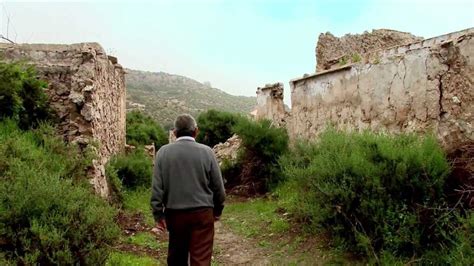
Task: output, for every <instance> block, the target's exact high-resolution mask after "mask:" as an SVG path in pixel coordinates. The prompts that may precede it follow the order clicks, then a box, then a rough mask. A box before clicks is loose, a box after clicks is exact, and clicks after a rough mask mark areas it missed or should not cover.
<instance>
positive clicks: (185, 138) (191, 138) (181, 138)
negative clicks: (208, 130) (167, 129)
mask: <svg viewBox="0 0 474 266" xmlns="http://www.w3.org/2000/svg"><path fill="white" fill-rule="evenodd" d="M180 140H188V141H196V140H195V139H194V138H193V137H188V136H183V137H179V138H177V139H176V141H180Z"/></svg>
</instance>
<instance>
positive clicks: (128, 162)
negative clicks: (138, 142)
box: [107, 147, 153, 188]
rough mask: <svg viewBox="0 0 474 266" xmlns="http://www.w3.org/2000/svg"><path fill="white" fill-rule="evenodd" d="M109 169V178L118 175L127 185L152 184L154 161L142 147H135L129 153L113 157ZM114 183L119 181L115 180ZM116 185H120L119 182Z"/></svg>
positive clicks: (140, 185)
mask: <svg viewBox="0 0 474 266" xmlns="http://www.w3.org/2000/svg"><path fill="white" fill-rule="evenodd" d="M107 170H108V173H107V175H108V179H109V180H113V179H114V178H115V177H114V176H115V175H116V176H117V177H118V178H119V179H120V181H121V184H122V185H123V186H125V187H128V188H136V187H148V186H151V178H152V173H153V162H152V159H151V158H150V157H149V156H148V155H147V154H146V152H145V151H144V150H143V149H141V148H140V147H138V148H136V149H134V150H133V151H132V152H131V153H129V154H121V155H118V156H115V157H114V158H112V159H111V160H110V162H109V166H108V167H107ZM114 183H117V182H116V181H114ZM115 187H120V185H119V184H117V185H116V186H115Z"/></svg>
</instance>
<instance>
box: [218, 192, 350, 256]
mask: <svg viewBox="0 0 474 266" xmlns="http://www.w3.org/2000/svg"><path fill="white" fill-rule="evenodd" d="M228 201H229V203H228V204H226V208H225V209H224V213H223V215H222V223H223V226H224V227H226V228H229V229H231V231H233V232H235V233H237V234H238V235H241V236H244V237H245V238H247V239H248V240H249V243H248V245H251V246H254V247H253V248H254V249H258V254H261V255H260V258H261V257H265V258H267V259H268V263H269V264H270V265H312V264H314V262H315V261H317V262H318V263H325V262H328V263H329V264H331V263H333V264H337V265H340V264H344V263H346V264H347V259H346V258H345V256H344V254H341V253H340V252H335V251H330V250H326V249H324V247H323V246H321V245H320V244H317V242H321V241H318V240H317V239H319V238H320V236H312V235H309V234H307V233H305V232H304V231H302V230H301V227H300V226H299V225H298V224H294V223H293V222H292V221H291V218H290V217H289V216H288V215H287V213H284V212H282V209H281V207H280V204H279V202H278V201H277V200H276V199H275V198H273V197H269V198H261V197H260V198H253V199H242V198H235V197H232V196H230V197H229V199H228ZM224 254H225V253H224ZM336 258H337V259H338V261H336V260H335V259H336ZM338 262H340V263H338ZM333 264H331V265H333Z"/></svg>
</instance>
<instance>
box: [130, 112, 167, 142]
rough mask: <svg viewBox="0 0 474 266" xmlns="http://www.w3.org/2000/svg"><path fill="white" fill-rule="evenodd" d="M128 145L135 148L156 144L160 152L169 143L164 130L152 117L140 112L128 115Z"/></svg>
mask: <svg viewBox="0 0 474 266" xmlns="http://www.w3.org/2000/svg"><path fill="white" fill-rule="evenodd" d="M126 134H127V143H129V144H131V145H135V146H141V145H150V144H151V143H155V148H156V149H157V150H158V149H159V148H160V147H161V146H163V145H165V144H167V143H168V137H167V134H166V132H165V131H164V130H163V128H162V127H161V126H160V125H159V124H158V123H157V122H156V121H155V120H153V118H151V117H150V116H147V115H145V114H143V113H142V112H140V111H131V112H129V113H127V133H126Z"/></svg>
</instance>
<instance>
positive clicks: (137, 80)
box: [125, 69, 256, 127]
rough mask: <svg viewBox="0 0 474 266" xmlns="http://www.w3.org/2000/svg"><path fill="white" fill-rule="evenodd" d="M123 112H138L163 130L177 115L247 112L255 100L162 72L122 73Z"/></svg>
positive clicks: (130, 71) (128, 70) (134, 71)
mask: <svg viewBox="0 0 474 266" xmlns="http://www.w3.org/2000/svg"><path fill="white" fill-rule="evenodd" d="M126 72H127V75H126V79H125V80H126V87H127V109H129V110H130V109H141V110H143V111H144V112H145V113H147V114H148V115H150V116H152V117H153V118H154V119H155V120H157V121H158V122H159V123H160V124H161V125H163V126H164V127H170V126H171V125H172V122H173V119H174V118H175V117H176V116H177V115H178V114H181V113H190V114H193V115H197V114H198V113H199V112H202V111H206V110H208V109H217V110H223V111H229V112H240V113H248V112H250V111H252V109H253V108H254V107H255V105H256V99H255V97H244V96H234V95H230V94H228V93H225V92H223V91H221V90H219V89H216V88H212V87H211V86H209V85H208V84H203V83H200V82H198V81H196V80H193V79H190V78H187V77H183V76H179V75H172V74H168V73H164V72H146V71H138V70H131V69H127V70H126Z"/></svg>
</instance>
